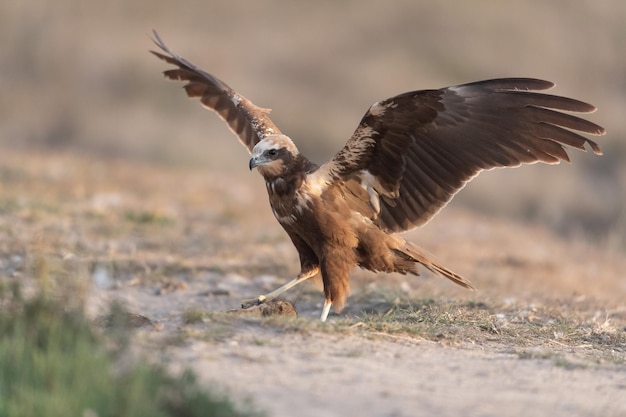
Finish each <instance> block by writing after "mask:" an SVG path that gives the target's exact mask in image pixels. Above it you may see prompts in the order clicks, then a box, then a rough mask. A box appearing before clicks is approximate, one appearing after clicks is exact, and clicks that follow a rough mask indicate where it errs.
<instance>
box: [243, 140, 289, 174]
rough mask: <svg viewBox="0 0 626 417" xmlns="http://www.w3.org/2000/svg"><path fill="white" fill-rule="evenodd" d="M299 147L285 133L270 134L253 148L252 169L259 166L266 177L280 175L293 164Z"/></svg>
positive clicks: (259, 169)
mask: <svg viewBox="0 0 626 417" xmlns="http://www.w3.org/2000/svg"><path fill="white" fill-rule="evenodd" d="M298 154H299V152H298V148H296V145H294V143H293V142H292V141H291V139H289V138H288V137H287V136H285V135H269V136H266V137H265V138H263V139H262V140H261V141H259V143H257V144H256V145H255V146H254V148H253V149H252V157H251V158H250V170H252V169H254V168H257V169H258V171H259V173H260V174H261V175H263V176H264V177H266V178H267V177H280V176H281V175H283V174H284V173H286V172H287V171H288V170H289V168H290V167H291V166H292V164H293V162H294V161H295V160H296V158H297V156H298Z"/></svg>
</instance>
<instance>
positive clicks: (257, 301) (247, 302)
mask: <svg viewBox="0 0 626 417" xmlns="http://www.w3.org/2000/svg"><path fill="white" fill-rule="evenodd" d="M266 301H267V297H265V296H264V295H259V296H258V297H257V298H253V299H251V300H243V301H242V302H241V308H243V309H246V308H250V307H254V306H258V305H261V304H263V303H264V302H266Z"/></svg>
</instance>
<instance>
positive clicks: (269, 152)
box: [267, 149, 278, 156]
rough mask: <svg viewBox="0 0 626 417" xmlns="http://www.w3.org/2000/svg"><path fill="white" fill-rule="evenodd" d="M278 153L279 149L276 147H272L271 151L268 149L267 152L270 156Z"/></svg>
mask: <svg viewBox="0 0 626 417" xmlns="http://www.w3.org/2000/svg"><path fill="white" fill-rule="evenodd" d="M277 153H278V151H277V150H276V149H270V150H269V151H267V154H268V155H269V156H276V154H277Z"/></svg>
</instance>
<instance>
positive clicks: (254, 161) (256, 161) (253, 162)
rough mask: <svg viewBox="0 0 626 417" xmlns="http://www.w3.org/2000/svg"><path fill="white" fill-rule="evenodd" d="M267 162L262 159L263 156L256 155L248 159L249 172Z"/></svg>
mask: <svg viewBox="0 0 626 417" xmlns="http://www.w3.org/2000/svg"><path fill="white" fill-rule="evenodd" d="M268 162H269V161H268V160H267V159H266V158H264V157H263V155H256V156H253V157H252V158H250V162H249V164H248V167H249V168H250V171H252V170H253V169H254V168H256V167H258V166H259V165H263V164H266V163H268Z"/></svg>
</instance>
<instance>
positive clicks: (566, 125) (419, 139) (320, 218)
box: [151, 32, 604, 320]
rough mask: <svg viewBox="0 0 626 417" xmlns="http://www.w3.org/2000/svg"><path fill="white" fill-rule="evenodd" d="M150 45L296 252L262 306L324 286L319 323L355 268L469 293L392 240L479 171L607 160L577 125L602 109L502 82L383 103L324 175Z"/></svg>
mask: <svg viewBox="0 0 626 417" xmlns="http://www.w3.org/2000/svg"><path fill="white" fill-rule="evenodd" d="M154 42H155V44H156V45H157V46H158V47H159V48H160V50H161V51H160V52H155V51H151V52H152V53H153V54H154V55H156V56H157V57H159V58H160V59H162V60H164V61H166V62H167V63H169V64H172V65H174V66H175V68H174V69H170V70H167V71H165V72H164V74H165V76H166V77H167V78H169V79H172V80H180V81H184V82H185V83H186V84H185V85H184V88H185V90H186V92H187V95H188V96H189V97H196V98H199V99H200V101H201V102H202V104H203V105H204V106H205V107H207V108H209V109H210V110H213V111H215V112H216V113H217V114H218V115H219V116H220V117H221V118H222V119H224V121H226V123H228V126H229V127H230V128H231V130H232V131H233V132H234V133H235V135H237V137H238V138H239V140H240V141H241V143H242V144H243V145H244V146H245V147H246V148H247V149H248V151H249V152H250V154H251V158H250V160H249V168H250V169H251V170H252V169H254V168H256V169H257V170H258V171H259V172H260V173H261V175H262V176H263V177H264V179H265V183H266V187H267V192H268V194H269V200H270V205H271V207H272V212H273V213H274V216H275V217H276V219H277V220H278V222H279V223H280V224H281V226H282V227H283V228H284V229H285V231H286V232H287V234H288V235H289V237H290V238H291V241H292V242H293V244H294V246H295V247H296V250H297V251H298V254H299V257H300V267H301V271H300V273H299V274H298V276H297V277H296V278H294V279H293V280H292V281H290V282H288V283H287V284H285V285H284V286H282V287H280V288H279V289H277V290H276V291H273V292H271V293H269V294H266V295H265V296H260V297H259V298H258V299H256V300H254V302H256V303H258V302H263V301H264V300H266V299H269V298H274V297H277V296H278V295H280V294H282V293H283V292H284V291H286V290H288V289H289V288H291V287H293V286H295V285H297V284H298V283H300V282H302V281H305V280H308V279H311V278H316V277H321V280H322V283H323V287H324V298H325V301H324V308H323V310H322V317H321V318H322V320H326V317H327V316H328V312H329V310H330V307H331V306H333V307H334V309H335V310H336V311H337V312H339V311H340V310H341V309H342V308H343V306H344V304H345V301H346V298H347V296H348V293H349V288H350V282H349V280H350V272H351V271H352V270H353V269H354V267H355V266H357V265H358V266H360V267H361V268H365V269H369V270H371V271H382V272H399V273H402V274H407V273H410V274H414V275H419V271H418V269H417V264H421V265H423V266H424V267H426V268H428V269H429V270H431V271H433V272H435V273H437V274H439V275H442V276H444V277H446V278H448V279H450V280H452V281H454V282H455V283H457V284H459V285H462V286H463V287H466V288H469V289H471V288H472V286H471V284H470V283H469V282H468V281H467V280H466V279H464V278H463V277H461V276H460V275H458V274H456V273H454V272H452V271H450V270H449V269H447V268H445V267H444V266H442V265H439V264H438V263H437V262H435V261H433V260H431V259H429V258H428V256H427V255H426V253H425V252H424V251H423V250H422V249H420V248H419V247H417V246H416V245H414V244H412V243H410V242H407V241H405V240H404V239H403V238H401V237H400V236H398V235H396V234H395V233H397V232H402V231H406V230H409V229H412V228H415V227H418V226H421V225H423V224H425V223H426V222H428V221H429V220H430V219H431V218H432V217H433V216H434V215H435V214H437V212H438V211H439V210H441V209H442V208H443V207H444V206H445V205H446V204H447V203H448V202H449V201H450V200H451V199H452V197H453V196H454V195H455V194H456V193H457V192H458V191H459V190H460V189H461V188H463V186H464V185H465V184H466V183H467V182H468V181H469V180H471V179H472V178H473V177H474V176H476V175H477V174H478V173H479V172H480V171H482V170H488V169H492V168H496V167H514V166H519V165H521V164H532V163H535V162H544V163H548V164H557V163H559V162H560V161H569V157H568V154H567V152H566V147H571V148H576V149H580V150H585V145H589V147H591V149H592V150H593V152H594V153H596V154H598V155H601V154H602V152H601V151H600V148H599V147H598V145H597V144H596V143H595V142H594V141H592V140H590V139H589V138H587V137H585V136H583V134H588V135H603V134H604V129H603V128H602V127H600V126H598V125H596V124H594V123H592V122H589V121H588V120H585V119H583V118H580V117H578V116H575V115H573V114H572V113H591V112H593V111H595V107H594V106H592V105H590V104H587V103H584V102H582V101H578V100H574V99H570V98H565V97H559V96H554V95H548V94H543V93H539V92H537V91H541V90H547V89H549V88H552V87H553V86H554V84H553V83H551V82H549V81H543V80H537V79H530V78H504V79H495V80H486V81H479V82H474V83H469V84H463V85H458V86H454V87H446V88H441V89H438V90H420V91H411V92H408V93H404V94H400V95H397V96H395V97H391V98H388V99H386V100H381V101H378V102H376V103H374V104H373V105H372V106H371V107H370V108H369V109H368V111H367V112H366V113H365V115H364V116H363V118H362V119H361V122H360V123H359V125H358V127H357V129H356V130H355V132H354V133H353V134H352V137H351V138H350V139H349V140H348V142H347V143H346V145H345V146H344V147H343V149H341V150H340V151H339V152H338V153H337V154H336V155H335V156H334V157H333V158H332V159H331V160H330V161H329V162H328V163H326V164H324V165H322V166H318V165H316V164H314V163H313V162H311V161H309V160H308V159H307V158H306V157H305V156H304V155H302V154H301V153H300V152H299V151H298V149H297V147H296V146H295V144H294V143H293V142H292V141H291V139H290V138H289V137H287V136H285V135H284V134H282V133H281V132H280V130H279V129H278V128H277V127H276V126H275V125H274V123H273V122H272V121H271V120H270V118H269V110H268V109H264V108H260V107H257V106H255V105H254V104H252V102H250V101H249V100H248V99H246V98H245V97H243V96H242V95H240V94H239V93H237V92H236V91H235V90H233V89H232V88H231V87H230V86H228V85H227V84H226V83H225V82H223V81H221V80H219V79H218V78H216V77H215V76H213V75H211V74H209V73H207V72H205V71H203V70H201V69H199V68H197V67H196V66H194V65H193V64H192V63H190V62H189V61H187V60H185V59H184V58H181V57H180V56H178V55H176V54H175V53H173V52H172V51H171V50H170V49H169V48H168V47H167V46H166V45H165V44H164V43H163V41H162V40H161V38H160V37H159V35H158V34H157V33H156V32H154ZM563 111H566V112H568V113H563Z"/></svg>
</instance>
